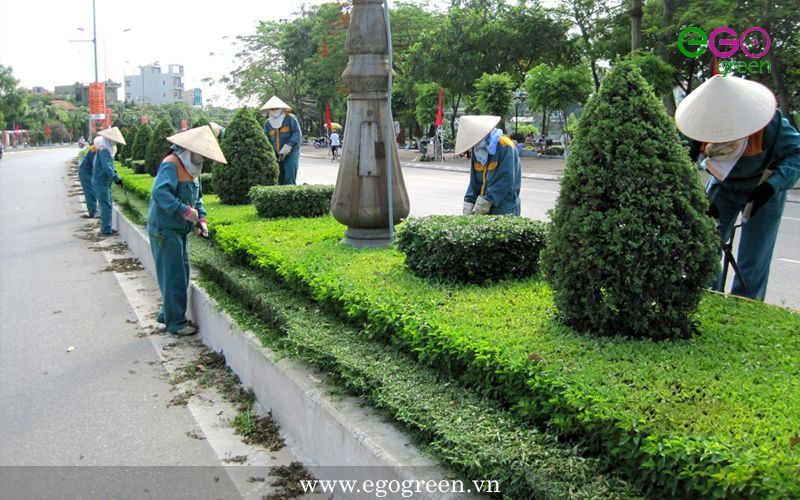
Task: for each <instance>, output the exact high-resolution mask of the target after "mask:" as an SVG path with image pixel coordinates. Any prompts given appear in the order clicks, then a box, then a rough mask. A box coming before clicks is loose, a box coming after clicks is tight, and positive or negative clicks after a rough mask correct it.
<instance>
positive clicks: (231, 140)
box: [214, 107, 278, 205]
mask: <svg viewBox="0 0 800 500" xmlns="http://www.w3.org/2000/svg"><path fill="white" fill-rule="evenodd" d="M221 146H222V152H223V153H224V154H225V158H226V159H227V160H228V164H227V165H222V164H218V163H215V164H214V190H215V191H216V192H217V194H218V195H219V199H220V201H221V202H222V203H226V204H228V205H239V204H244V203H249V201H250V198H249V197H248V193H249V191H250V188H251V187H253V186H271V185H274V184H276V183H277V182H278V160H277V159H276V157H275V152H274V151H273V149H272V146H270V144H269V141H267V136H266V135H264V132H263V131H262V130H261V127H260V126H259V125H258V121H256V117H255V114H254V111H253V110H252V109H249V108H246V107H245V108H242V109H240V110H239V111H237V112H236V114H234V115H233V118H232V119H231V122H230V124H229V125H228V127H227V128H226V129H225V137H224V138H223V139H222V144H221Z"/></svg>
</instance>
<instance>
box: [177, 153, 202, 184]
mask: <svg viewBox="0 0 800 500" xmlns="http://www.w3.org/2000/svg"><path fill="white" fill-rule="evenodd" d="M178 158H180V159H181V163H183V168H185V169H186V171H187V172H189V175H191V176H192V177H199V176H200V174H201V173H202V172H203V157H202V156H200V155H199V154H197V153H192V152H191V151H188V150H183V151H182V152H180V153H178ZM196 159H199V161H195V160H196Z"/></svg>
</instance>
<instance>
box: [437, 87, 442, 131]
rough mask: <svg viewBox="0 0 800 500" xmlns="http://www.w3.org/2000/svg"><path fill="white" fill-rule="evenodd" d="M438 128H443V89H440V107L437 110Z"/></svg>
mask: <svg viewBox="0 0 800 500" xmlns="http://www.w3.org/2000/svg"><path fill="white" fill-rule="evenodd" d="M436 126H437V127H441V126H442V87H439V107H438V108H436Z"/></svg>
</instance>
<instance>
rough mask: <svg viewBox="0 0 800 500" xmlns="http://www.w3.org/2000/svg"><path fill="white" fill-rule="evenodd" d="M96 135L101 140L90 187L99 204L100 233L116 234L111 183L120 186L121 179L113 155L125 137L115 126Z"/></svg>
mask: <svg viewBox="0 0 800 500" xmlns="http://www.w3.org/2000/svg"><path fill="white" fill-rule="evenodd" d="M97 136H98V137H101V140H100V141H99V145H98V146H97V153H95V156H94V166H93V167H92V187H93V188H94V195H95V196H96V197H97V202H98V204H99V205H100V234H102V235H106V236H109V235H114V234H117V231H116V230H115V229H111V208H112V201H111V183H112V182H113V183H115V184H116V185H118V186H120V187H121V186H122V179H121V178H120V177H119V175H118V174H117V169H116V168H114V155H115V154H116V152H117V144H125V139H124V138H123V137H122V132H120V131H119V129H118V128H117V127H111V128H107V129H105V130H101V131H100V132H98V133H97Z"/></svg>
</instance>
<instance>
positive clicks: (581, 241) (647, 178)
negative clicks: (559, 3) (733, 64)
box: [542, 61, 719, 339]
mask: <svg viewBox="0 0 800 500" xmlns="http://www.w3.org/2000/svg"><path fill="white" fill-rule="evenodd" d="M707 208H708V201H707V199H706V196H705V193H704V192H703V187H702V184H701V181H700V177H699V175H698V173H697V171H696V170H695V168H694V167H693V166H692V164H691V162H690V161H689V157H688V155H687V154H686V152H685V151H683V149H682V147H681V145H680V143H679V142H678V133H677V131H676V130H675V124H674V123H673V122H672V120H671V119H670V118H669V117H668V116H667V114H666V112H665V111H664V106H663V105H662V104H661V102H660V101H659V100H658V99H656V97H655V95H654V94H653V91H652V89H651V87H650V85H648V84H647V82H645V80H644V78H643V77H642V75H641V73H640V71H639V69H638V68H637V67H636V66H635V65H634V64H633V63H631V62H630V61H621V62H618V63H617V64H616V65H615V66H614V69H613V70H612V71H611V72H610V73H609V74H608V75H607V76H606V78H605V79H604V80H603V85H602V86H601V87H600V91H599V92H598V93H597V94H595V95H594V97H593V98H592V99H591V100H590V101H589V103H588V104H587V105H586V108H585V110H584V114H583V118H582V119H581V120H580V123H579V124H578V131H577V134H576V136H575V141H574V142H573V144H572V155H571V156H570V158H569V160H568V161H567V168H566V169H565V172H564V178H563V179H562V181H561V191H560V194H559V197H558V201H557V202H556V207H555V209H554V211H553V217H552V219H553V229H552V231H551V232H550V241H549V242H548V245H547V249H546V250H545V252H544V253H543V255H542V265H543V267H544V270H545V273H546V275H547V279H548V281H549V282H550V284H551V285H552V287H553V289H554V291H555V302H556V304H557V305H558V308H559V310H560V312H561V315H562V317H563V319H564V321H565V322H566V323H568V324H569V325H571V326H573V327H575V328H576V329H578V330H581V331H585V332H593V333H597V334H600V335H622V336H629V337H649V338H653V339H664V338H675V337H683V336H686V335H688V334H690V333H692V332H693V330H694V328H693V325H692V314H693V313H694V312H695V310H696V309H697V304H698V302H699V301H700V297H701V294H702V290H703V288H704V287H705V286H706V285H707V284H708V282H709V280H710V279H711V277H712V276H713V275H714V273H715V270H716V266H717V254H716V252H717V248H718V246H719V243H718V241H717V236H716V234H715V229H714V224H713V223H712V221H711V218H710V217H707V216H706V215H705V211H706V209H707Z"/></svg>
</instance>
